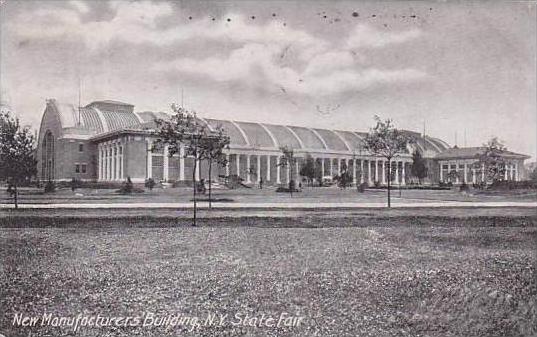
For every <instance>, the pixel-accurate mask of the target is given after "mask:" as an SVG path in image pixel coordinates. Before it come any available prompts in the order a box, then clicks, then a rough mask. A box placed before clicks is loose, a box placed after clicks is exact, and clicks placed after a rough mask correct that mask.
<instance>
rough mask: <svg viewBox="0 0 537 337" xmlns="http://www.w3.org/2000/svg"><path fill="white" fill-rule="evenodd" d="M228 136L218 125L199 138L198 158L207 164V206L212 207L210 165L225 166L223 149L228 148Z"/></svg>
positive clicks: (225, 160) (225, 159)
mask: <svg viewBox="0 0 537 337" xmlns="http://www.w3.org/2000/svg"><path fill="white" fill-rule="evenodd" d="M229 142H230V138H229V136H227V135H226V132H225V130H224V128H223V127H222V126H221V125H218V126H217V127H216V128H215V130H214V131H213V132H211V133H210V134H208V135H207V137H205V138H203V139H201V140H200V158H201V159H205V160H207V162H208V164H209V208H211V207H212V167H213V163H214V164H217V165H220V166H222V167H225V166H226V165H227V158H226V155H225V154H224V149H228V148H229Z"/></svg>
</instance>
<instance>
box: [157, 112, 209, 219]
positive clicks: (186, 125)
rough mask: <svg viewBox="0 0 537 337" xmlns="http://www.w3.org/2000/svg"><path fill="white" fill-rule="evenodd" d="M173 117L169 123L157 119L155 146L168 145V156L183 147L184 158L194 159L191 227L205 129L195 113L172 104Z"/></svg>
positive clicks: (206, 134)
mask: <svg viewBox="0 0 537 337" xmlns="http://www.w3.org/2000/svg"><path fill="white" fill-rule="evenodd" d="M172 110H173V112H174V114H173V116H172V117H171V119H170V120H169V121H167V120H163V119H157V120H156V124H157V128H158V130H157V137H158V138H157V144H166V145H168V153H169V156H173V155H174V154H176V153H180V150H181V146H183V147H184V157H185V158H187V157H190V158H193V159H194V164H193V170H192V186H193V189H192V190H193V196H194V197H193V203H194V216H193V223H192V225H193V226H196V214H197V202H196V189H197V182H196V170H197V163H198V160H200V159H201V154H202V152H203V149H202V145H201V144H202V139H205V138H206V137H207V136H208V130H207V127H206V126H205V125H204V124H202V123H200V122H199V121H198V119H197V118H196V113H195V112H190V111H187V110H186V109H184V108H182V107H180V106H178V105H177V104H172Z"/></svg>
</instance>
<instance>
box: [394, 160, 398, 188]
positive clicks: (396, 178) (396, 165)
mask: <svg viewBox="0 0 537 337" xmlns="http://www.w3.org/2000/svg"><path fill="white" fill-rule="evenodd" d="M395 183H396V184H399V162H398V161H396V162H395Z"/></svg>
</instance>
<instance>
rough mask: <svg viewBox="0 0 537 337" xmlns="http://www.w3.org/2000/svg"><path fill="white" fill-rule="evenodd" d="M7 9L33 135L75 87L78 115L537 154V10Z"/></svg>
mask: <svg viewBox="0 0 537 337" xmlns="http://www.w3.org/2000/svg"><path fill="white" fill-rule="evenodd" d="M3 2H4V3H3V4H2V5H1V47H2V49H1V54H0V56H1V59H0V63H1V67H0V70H1V81H0V82H1V83H0V84H1V89H2V91H1V92H2V100H3V101H8V102H9V103H10V105H11V106H12V108H13V109H14V110H15V111H16V112H17V113H18V114H19V116H20V117H21V119H22V120H23V121H24V122H25V123H31V124H32V125H33V126H35V127H38V126H39V121H40V118H41V115H42V113H43V110H44V107H45V99H46V98H56V99H58V100H60V101H64V102H69V103H74V104H78V83H79V80H78V79H79V78H81V83H82V86H81V89H82V90H81V92H82V103H83V104H87V103H89V102H90V101H92V100H100V99H115V100H120V101H124V102H128V103H131V104H134V105H135V106H136V107H135V109H136V110H137V111H145V110H152V111H169V106H170V103H172V102H179V101H180V100H181V98H180V97H181V90H182V91H183V93H184V95H183V97H184V104H185V106H186V107H187V108H189V109H194V110H196V111H197V112H198V113H199V114H200V115H202V116H206V117H214V118H228V119H235V120H245V121H260V122H268V123H285V124H297V125H306V126H315V127H325V128H337V129H345V130H359V131H367V130H368V128H369V127H370V126H371V125H372V124H373V115H375V114H377V115H379V116H381V117H383V118H392V119H393V120H394V121H395V123H396V125H397V126H398V127H401V128H406V129H410V130H414V131H419V132H422V130H423V126H424V124H425V125H426V133H427V134H429V135H432V136H435V137H440V138H442V139H444V140H445V141H447V142H448V143H450V144H452V145H454V143H455V137H457V142H458V145H459V146H464V141H465V138H466V144H467V145H468V146H478V145H481V144H482V143H484V142H485V141H486V140H487V139H488V138H490V137H491V136H493V135H495V136H498V137H499V138H500V139H502V140H504V142H505V143H506V145H507V146H508V148H509V149H511V150H514V151H517V152H522V153H526V154H529V155H532V156H533V157H534V158H535V154H536V152H537V146H536V143H537V130H536V125H537V116H536V115H537V113H536V9H535V8H536V7H535V2H511V3H508V2H503V3H502V2H484V1H483V2H474V3H468V4H462V3H455V2H453V3H451V2H447V3H445V2H442V3H436V2H426V1H422V2H404V1H400V2H344V1H336V2H322V1H310V2H307V1H302V2H291V1H281V2H275V1H237V2H209V1H204V2H201V3H199V2H194V1H179V2H165V1H158V2H157V1H155V2H149V1H148V2H132V1H114V2H107V1H35V2H33V1H13V0H5V1H3ZM456 133H457V136H456V135H455V134H456ZM465 134H466V137H465Z"/></svg>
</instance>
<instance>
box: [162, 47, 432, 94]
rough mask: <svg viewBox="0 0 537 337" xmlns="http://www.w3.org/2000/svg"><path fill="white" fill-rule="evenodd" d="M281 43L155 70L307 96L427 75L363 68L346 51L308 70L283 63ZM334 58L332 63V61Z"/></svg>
mask: <svg viewBox="0 0 537 337" xmlns="http://www.w3.org/2000/svg"><path fill="white" fill-rule="evenodd" d="M280 54H281V48H280V46H278V45H264V44H246V45H244V46H243V47H241V48H238V49H235V50H233V51H232V52H231V53H230V54H229V56H227V57H220V58H219V57H214V56H211V57H208V58H205V59H201V60H197V59H193V58H181V59H177V60H174V61H172V62H165V63H160V64H158V65H156V66H155V68H154V69H155V70H159V71H165V72H174V71H178V72H180V73H186V74H191V75H194V76H198V77H201V78H204V79H209V80H211V81H218V82H229V81H235V82H241V83H243V84H244V85H246V86H258V87H262V88H265V89H270V88H271V87H272V88H274V87H277V88H279V89H281V90H284V91H286V92H292V93H297V94H304V95H312V96H316V95H332V94H339V93H342V92H347V91H353V90H362V89H365V88H369V87H374V86H376V85H381V84H386V83H395V82H409V81H415V80H419V79H422V78H424V77H426V74H425V73H424V72H422V71H419V70H416V69H397V70H382V69H377V68H367V69H360V68H359V67H356V64H355V62H354V60H353V58H352V56H351V55H350V53H348V52H346V51H342V52H332V51H328V52H326V53H321V54H318V55H316V56H315V57H314V58H313V59H312V60H311V61H310V63H309V64H308V65H307V66H306V68H305V70H303V71H298V70H296V69H294V68H292V67H289V66H283V65H282V64H281V63H280V62H279V61H278V59H279V55H280ZM330 60H332V62H330Z"/></svg>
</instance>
